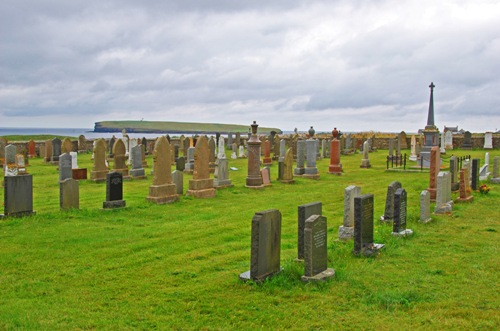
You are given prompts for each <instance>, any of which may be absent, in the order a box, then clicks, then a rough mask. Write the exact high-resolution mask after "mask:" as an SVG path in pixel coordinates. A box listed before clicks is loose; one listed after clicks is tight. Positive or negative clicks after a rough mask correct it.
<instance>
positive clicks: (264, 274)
mask: <svg viewBox="0 0 500 331" xmlns="http://www.w3.org/2000/svg"><path fill="white" fill-rule="evenodd" d="M280 245H281V213H280V212H279V211H278V210H276V209H271V210H266V211H262V212H258V213H255V215H254V217H253V219H252V248H251V254H250V255H251V256H250V270H249V271H247V272H244V273H242V274H241V275H240V279H241V280H244V281H246V280H253V281H256V282H262V281H264V280H265V279H267V278H269V277H271V276H273V275H274V274H276V273H278V272H280V270H281V268H280V252H281V247H280Z"/></svg>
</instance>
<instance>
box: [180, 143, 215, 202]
mask: <svg viewBox="0 0 500 331" xmlns="http://www.w3.org/2000/svg"><path fill="white" fill-rule="evenodd" d="M209 154H210V149H209V148H208V141H207V138H206V137H205V136H201V137H200V138H199V139H198V141H197V142H196V147H195V150H194V169H193V179H191V180H189V189H188V190H187V192H186V195H188V196H194V197H196V198H213V197H215V189H214V180H213V179H212V178H210V170H209V164H208V159H209Z"/></svg>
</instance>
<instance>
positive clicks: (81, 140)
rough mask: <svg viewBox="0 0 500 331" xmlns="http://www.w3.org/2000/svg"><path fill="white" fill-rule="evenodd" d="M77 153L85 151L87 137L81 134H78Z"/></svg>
mask: <svg viewBox="0 0 500 331" xmlns="http://www.w3.org/2000/svg"><path fill="white" fill-rule="evenodd" d="M78 153H87V139H86V138H85V136H84V135H83V134H81V135H79V136H78Z"/></svg>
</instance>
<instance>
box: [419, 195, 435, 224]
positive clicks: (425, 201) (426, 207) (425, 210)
mask: <svg viewBox="0 0 500 331" xmlns="http://www.w3.org/2000/svg"><path fill="white" fill-rule="evenodd" d="M430 221H432V218H431V194H430V193H429V191H427V190H423V191H422V192H421V193H420V219H419V222H421V223H428V222H430Z"/></svg>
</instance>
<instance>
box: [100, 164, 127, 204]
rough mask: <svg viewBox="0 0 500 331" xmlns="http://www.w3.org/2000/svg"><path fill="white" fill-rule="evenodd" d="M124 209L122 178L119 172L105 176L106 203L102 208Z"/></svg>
mask: <svg viewBox="0 0 500 331" xmlns="http://www.w3.org/2000/svg"><path fill="white" fill-rule="evenodd" d="M119 207H125V200H123V176H122V174H121V173H119V172H110V173H107V174H106V201H104V202H103V208H119Z"/></svg>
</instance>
